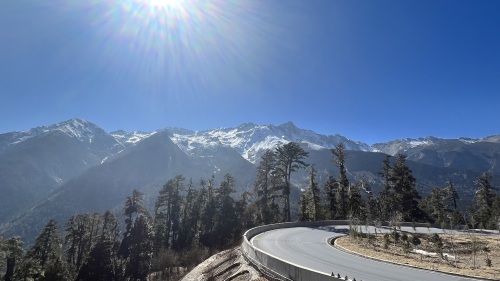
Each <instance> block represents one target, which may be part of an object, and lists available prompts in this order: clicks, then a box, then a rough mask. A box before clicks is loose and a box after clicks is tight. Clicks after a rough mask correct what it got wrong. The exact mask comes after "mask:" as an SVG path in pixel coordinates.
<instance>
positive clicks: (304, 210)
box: [299, 190, 309, 221]
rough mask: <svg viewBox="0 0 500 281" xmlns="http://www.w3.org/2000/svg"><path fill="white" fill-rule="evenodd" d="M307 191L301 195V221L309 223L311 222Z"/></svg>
mask: <svg viewBox="0 0 500 281" xmlns="http://www.w3.org/2000/svg"><path fill="white" fill-rule="evenodd" d="M306 193H307V191H306V190H303V191H302V193H301V194H300V202H299V206H300V210H299V221H308V220H309V212H308V208H307V205H308V204H307V203H308V201H309V200H308V198H307V197H308V196H307V194H306Z"/></svg>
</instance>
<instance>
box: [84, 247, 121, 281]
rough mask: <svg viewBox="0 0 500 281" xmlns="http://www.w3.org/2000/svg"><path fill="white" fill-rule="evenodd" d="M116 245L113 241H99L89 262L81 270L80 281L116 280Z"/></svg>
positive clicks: (90, 255) (91, 253)
mask: <svg viewBox="0 0 500 281" xmlns="http://www.w3.org/2000/svg"><path fill="white" fill-rule="evenodd" d="M114 254H115V251H114V243H113V241H112V240H108V239H104V240H101V241H99V242H98V243H97V244H96V245H95V246H94V247H93V248H92V251H90V254H89V258H88V260H87V262H86V263H85V264H84V265H83V266H82V267H81V268H80V271H79V274H78V277H77V280H78V281H80V280H81V281H107V280H114V279H115V277H116V275H115V263H114Z"/></svg>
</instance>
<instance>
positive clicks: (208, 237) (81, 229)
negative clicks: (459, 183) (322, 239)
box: [0, 142, 500, 281]
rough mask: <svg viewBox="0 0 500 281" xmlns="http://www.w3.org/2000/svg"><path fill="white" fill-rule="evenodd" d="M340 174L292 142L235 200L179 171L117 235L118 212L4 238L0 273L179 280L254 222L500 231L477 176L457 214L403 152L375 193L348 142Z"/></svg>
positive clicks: (130, 208)
mask: <svg viewBox="0 0 500 281" xmlns="http://www.w3.org/2000/svg"><path fill="white" fill-rule="evenodd" d="M331 153H332V165H333V166H334V167H335V168H336V169H337V170H338V173H337V175H336V176H333V175H329V176H328V178H327V179H326V180H325V182H324V183H319V182H318V180H317V171H316V170H315V167H314V165H312V164H308V163H306V161H305V160H306V159H307V157H308V153H307V152H306V151H305V150H304V149H303V148H302V147H301V146H300V145H299V143H297V142H290V143H287V144H283V145H280V146H278V147H277V148H276V149H274V150H268V151H266V152H265V153H264V154H263V155H262V157H261V159H260V162H259V164H258V166H257V176H256V178H255V181H254V187H253V190H252V192H244V193H243V194H241V196H240V197H239V198H237V196H236V184H237V183H236V179H235V178H234V177H233V176H232V175H230V174H226V175H225V176H224V177H223V178H222V179H221V180H220V182H218V183H217V182H216V179H215V177H212V178H210V179H208V180H205V179H202V180H200V181H199V182H198V183H197V184H195V183H193V182H192V180H186V178H185V177H184V176H183V175H178V176H176V177H174V178H172V179H170V180H168V181H167V182H166V183H165V184H164V185H163V186H162V188H161V189H160V191H159V193H158V195H157V197H156V202H155V205H154V209H153V210H148V209H147V208H146V206H145V204H144V202H143V195H142V194H141V192H139V191H138V190H134V191H133V192H132V194H131V195H130V196H129V197H127V198H126V200H125V202H124V206H123V210H122V214H121V215H122V216H123V218H124V224H123V226H124V227H123V228H122V231H120V229H121V228H120V223H119V220H120V219H119V218H118V217H117V215H120V214H114V213H112V212H110V211H107V212H105V213H104V214H98V213H94V214H76V215H74V216H72V217H71V218H70V219H69V220H68V221H67V222H66V223H65V224H64V225H63V226H62V227H60V226H59V225H58V223H57V222H56V221H54V220H50V221H49V222H48V223H47V225H46V226H45V227H44V229H43V230H42V232H41V233H40V235H39V236H38V237H37V238H36V241H35V243H34V244H33V245H32V246H31V247H30V248H29V249H25V247H24V246H23V241H22V240H21V239H20V238H19V237H12V238H9V239H3V238H2V237H0V272H1V275H0V276H1V278H2V279H3V280H6V281H14V280H82V281H83V280H117V281H119V280H146V279H147V277H148V276H149V275H150V274H151V273H153V272H155V274H156V275H157V276H160V277H161V278H163V279H169V278H175V277H176V276H177V274H178V272H179V268H186V267H188V268H189V267H191V266H194V265H196V264H198V263H200V262H201V261H202V260H204V259H205V258H207V257H208V256H209V255H210V254H212V253H214V252H216V251H219V250H221V249H225V248H228V247H231V246H233V245H236V244H238V243H240V239H241V235H242V233H243V231H244V230H246V229H248V228H251V227H253V226H256V225H262V224H269V223H277V222H287V221H292V220H295V219H298V220H304V221H314V220H325V219H342V220H344V219H351V220H358V221H361V220H362V221H366V222H367V223H372V224H378V223H379V222H381V221H393V222H395V221H396V222H400V221H414V222H432V223H440V224H464V223H467V224H469V225H470V226H471V227H482V228H497V227H498V223H499V219H500V196H498V195H497V194H496V193H495V187H494V186H493V185H492V183H491V180H492V178H491V175H489V174H487V173H485V174H483V175H482V176H481V177H479V178H478V179H477V185H478V187H479V188H478V190H477V192H476V200H475V205H474V206H470V208H468V209H466V210H460V209H459V208H458V207H457V206H458V202H459V200H460V197H459V196H458V193H457V191H456V189H455V187H454V185H453V183H451V182H449V183H448V185H447V186H445V187H436V188H434V189H433V190H432V192H431V193H430V194H429V195H428V196H427V197H425V198H421V195H420V194H419V193H418V191H417V189H416V179H415V178H414V177H413V175H412V171H411V170H410V169H409V168H408V166H407V165H406V156H404V155H397V156H396V157H395V159H394V160H392V159H391V157H389V156H387V157H386V158H385V159H384V161H383V162H382V163H381V169H380V173H379V176H380V177H381V179H382V183H383V184H382V188H381V190H380V192H379V193H378V194H376V195H375V194H373V192H372V189H371V187H370V185H369V183H368V181H367V180H365V179H361V180H358V181H356V182H352V177H350V176H349V173H348V170H347V166H346V160H347V159H348V157H349V153H348V152H347V150H346V148H345V146H344V145H343V144H338V145H337V146H335V147H334V148H333V149H331ZM305 168H307V169H308V170H307V171H308V173H307V175H308V176H307V178H308V184H307V186H306V187H305V188H304V189H303V190H301V195H300V200H299V202H298V205H297V210H296V213H297V216H296V218H295V217H293V216H292V214H293V213H292V206H294V205H293V204H291V200H292V199H291V191H292V189H293V184H292V174H293V173H294V172H297V171H298V170H299V169H305Z"/></svg>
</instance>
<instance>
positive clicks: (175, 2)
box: [144, 0, 184, 9]
mask: <svg viewBox="0 0 500 281" xmlns="http://www.w3.org/2000/svg"><path fill="white" fill-rule="evenodd" d="M183 2H184V0H144V4H145V5H149V6H151V7H156V8H163V9H178V8H181V7H182V4H183Z"/></svg>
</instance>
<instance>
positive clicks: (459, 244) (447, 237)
mask: <svg viewBox="0 0 500 281" xmlns="http://www.w3.org/2000/svg"><path fill="white" fill-rule="evenodd" d="M361 236H362V237H359V238H350V237H348V236H346V237H342V238H340V239H337V242H336V244H337V246H340V247H342V248H345V249H347V250H349V251H352V252H355V253H358V254H360V255H364V256H369V257H372V258H374V259H379V260H387V261H391V262H395V263H400V264H405V265H410V266H415V267H419V268H425V269H430V270H436V271H441V272H449V273H454V274H461V275H467V276H476V277H481V278H488V279H494V280H499V277H500V236H498V235H494V236H493V235H492V236H482V235H467V234H460V235H457V234H454V235H451V234H440V235H439V237H440V238H441V240H442V243H443V244H442V253H443V256H441V255H440V254H437V255H436V256H427V255H423V254H417V253H414V252H412V250H413V249H414V248H415V246H414V245H413V244H411V242H410V241H411V238H412V235H411V234H409V235H408V238H409V239H408V242H407V243H406V248H405V243H404V242H403V241H402V240H401V238H399V239H398V241H397V242H396V243H395V242H394V237H393V236H392V235H390V236H389V237H386V238H385V241H386V242H384V236H383V234H379V235H377V236H375V235H371V236H370V238H368V236H367V235H361ZM416 236H417V237H418V238H419V239H420V241H421V244H420V245H419V246H418V247H417V248H418V249H420V250H425V251H427V252H438V251H439V250H437V248H439V246H438V243H436V242H433V241H432V238H431V235H428V234H417V235H416ZM474 249H475V250H474ZM446 253H448V254H449V255H450V256H449V257H446V255H445V254H446ZM453 257H456V258H453ZM487 260H489V261H490V264H489V266H488V261H487Z"/></svg>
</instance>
